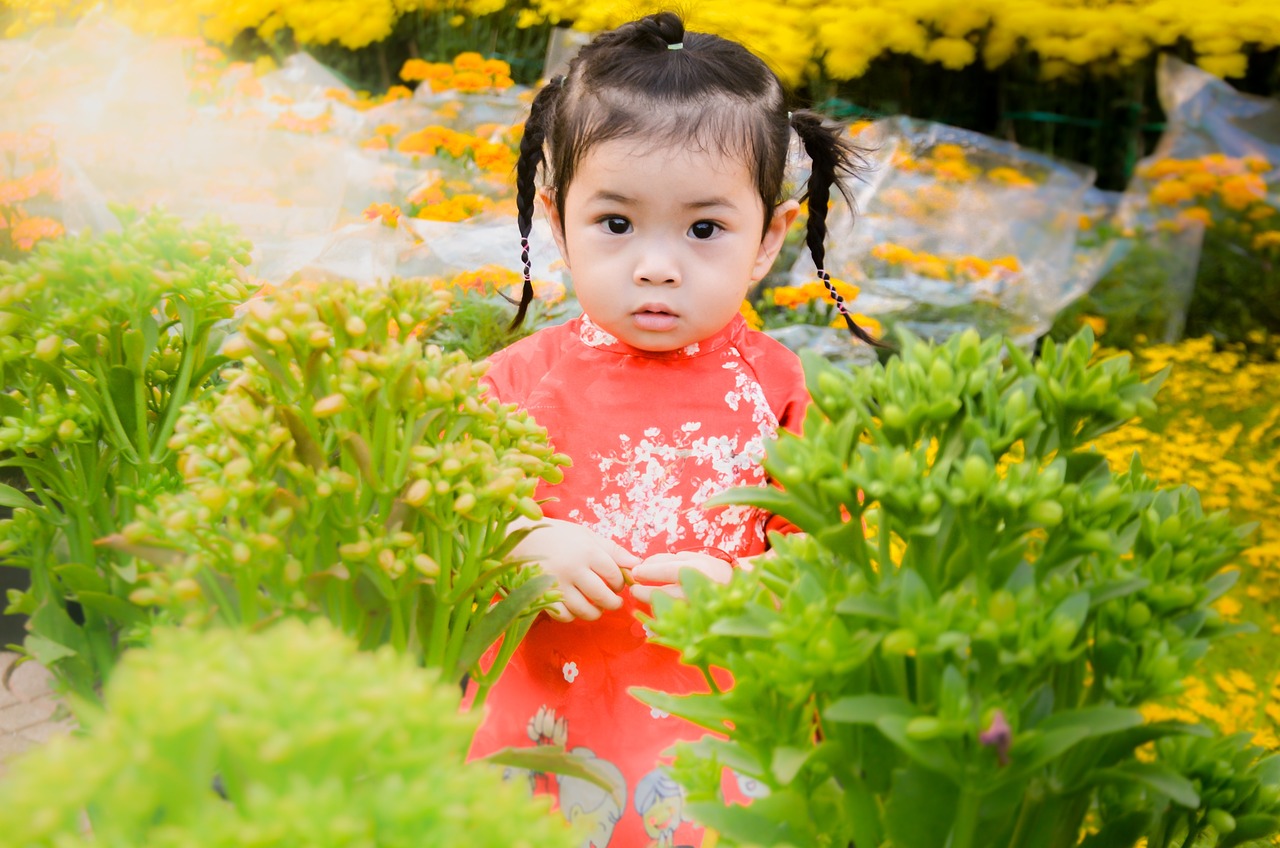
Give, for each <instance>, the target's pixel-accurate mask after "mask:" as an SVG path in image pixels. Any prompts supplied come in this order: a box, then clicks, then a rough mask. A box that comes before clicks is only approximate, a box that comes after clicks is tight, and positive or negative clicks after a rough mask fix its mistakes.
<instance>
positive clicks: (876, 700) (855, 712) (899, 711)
mask: <svg viewBox="0 0 1280 848" xmlns="http://www.w3.org/2000/svg"><path fill="white" fill-rule="evenodd" d="M919 714H920V711H919V710H918V709H917V708H916V707H915V706H914V705H912V704H911V702H909V701H907V700H906V699H905V698H899V697H896V696H894V695H849V696H846V697H844V698H840V699H838V700H836V701H834V702H832V704H831V705H830V706H829V707H827V708H826V709H825V710H823V712H822V717H823V718H825V719H826V720H827V721H838V722H844V723H845V724H875V723H876V720H877V719H879V718H881V717H883V716H886V715H898V716H903V717H905V718H914V717H915V716H917V715H919Z"/></svg>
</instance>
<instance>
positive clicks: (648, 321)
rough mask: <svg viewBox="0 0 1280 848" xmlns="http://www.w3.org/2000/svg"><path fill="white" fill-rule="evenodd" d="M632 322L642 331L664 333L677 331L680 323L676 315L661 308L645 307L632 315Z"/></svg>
mask: <svg viewBox="0 0 1280 848" xmlns="http://www.w3.org/2000/svg"><path fill="white" fill-rule="evenodd" d="M631 320H632V321H633V322H634V323H635V325H636V327H637V328H638V329H641V330H648V331H649V332H653V333H662V332H666V331H667V330H673V329H675V326H676V323H677V322H678V321H679V319H678V318H677V316H676V315H674V314H673V313H671V312H668V311H666V310H665V309H663V308H662V307H660V306H652V307H650V306H645V307H642V308H640V309H638V310H636V311H635V312H633V313H631Z"/></svg>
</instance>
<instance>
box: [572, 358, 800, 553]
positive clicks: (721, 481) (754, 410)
mask: <svg viewBox="0 0 1280 848" xmlns="http://www.w3.org/2000/svg"><path fill="white" fill-rule="evenodd" d="M733 353H736V351H733ZM724 367H725V368H726V369H731V370H732V371H733V377H734V388H733V389H732V390H731V391H730V392H729V393H728V394H727V395H726V397H725V403H726V404H727V405H728V406H729V407H730V408H731V409H733V410H735V411H736V410H738V409H739V408H740V407H743V406H746V407H748V408H750V409H751V420H752V423H753V424H754V425H755V426H756V432H755V433H754V434H752V435H751V436H749V437H748V438H747V439H746V440H745V442H744V443H740V439H739V437H737V436H732V435H708V436H699V435H698V433H699V432H700V431H701V430H702V424H701V422H698V421H688V422H685V423H684V424H682V425H681V426H680V429H679V431H678V432H673V433H668V434H664V433H663V432H662V431H661V430H660V429H659V428H657V427H649V428H646V429H645V430H644V432H643V433H642V436H641V438H640V439H639V440H635V439H633V438H632V437H631V436H629V435H627V434H626V433H622V434H620V435H619V436H618V443H617V447H616V448H615V449H614V450H613V451H612V452H609V453H604V452H601V453H596V454H594V455H593V457H592V459H593V460H594V461H595V462H596V463H597V464H598V468H599V472H600V482H601V490H602V495H601V496H599V497H588V498H586V500H585V503H584V509H574V510H572V511H570V513H569V518H570V519H571V520H573V521H577V522H579V523H582V524H585V525H587V526H588V527H590V528H591V529H593V530H595V531H596V532H597V533H600V534H601V535H603V536H606V537H607V538H610V539H613V540H614V541H616V542H617V543H618V544H620V545H622V546H623V547H626V548H628V550H644V549H647V548H648V547H649V545H650V544H651V543H652V542H653V540H655V539H661V540H662V544H663V546H664V547H666V548H667V549H668V550H674V549H676V548H678V547H689V546H693V545H703V546H709V547H716V548H721V549H723V550H730V551H732V550H741V549H742V548H743V547H744V546H745V545H746V544H747V541H748V534H751V535H750V538H752V539H755V540H763V539H764V517H763V514H762V513H760V512H759V511H758V510H756V509H754V508H752V507H748V506H729V507H724V508H722V509H720V510H718V511H716V512H715V513H714V514H708V513H707V512H705V511H703V509H702V504H703V503H705V502H706V501H707V499H708V498H711V497H712V496H714V495H718V494H720V493H721V492H723V491H725V490H727V489H731V488H734V487H736V486H762V485H767V481H766V478H765V473H764V469H763V468H762V467H761V464H760V463H761V461H762V460H763V459H764V455H765V450H764V443H765V440H766V439H770V438H773V436H774V435H775V434H776V433H777V431H778V419H777V416H776V415H775V414H774V412H773V410H772V409H770V408H769V403H768V400H767V398H766V397H765V393H764V389H763V387H761V385H760V383H759V382H758V381H757V380H756V379H755V378H754V377H753V376H752V375H751V374H750V373H749V372H748V370H747V369H746V368H743V367H742V362H741V359H740V358H735V359H734V360H730V361H729V362H727V363H725V365H724ZM690 480H695V481H699V482H698V485H697V487H696V488H695V490H694V491H693V493H692V494H691V495H690V496H689V498H688V502H686V500H685V498H684V497H683V496H682V495H681V491H682V490H684V491H687V489H686V488H685V487H687V485H688V482H687V481H690ZM690 535H692V538H689V537H690ZM695 540H696V541H695Z"/></svg>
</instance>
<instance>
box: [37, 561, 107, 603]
mask: <svg viewBox="0 0 1280 848" xmlns="http://www.w3.org/2000/svg"><path fill="white" fill-rule="evenodd" d="M51 570H52V571H53V573H54V574H56V575H58V579H59V580H61V581H62V585H63V586H65V587H66V588H67V590H68V591H69V592H70V593H71V594H72V595H78V594H80V593H81V592H110V591H111V585H110V584H109V583H108V582H107V578H105V577H103V576H102V575H101V574H100V573H99V572H98V571H97V570H96V569H93V568H90V567H89V566H87V565H81V564H80V563H78V562H68V563H63V564H62V565H55V566H53V568H52V569H51Z"/></svg>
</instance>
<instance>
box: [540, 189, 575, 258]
mask: <svg viewBox="0 0 1280 848" xmlns="http://www.w3.org/2000/svg"><path fill="white" fill-rule="evenodd" d="M538 203H539V205H541V206H542V211H543V212H544V213H545V214H546V216H547V221H548V222H549V223H550V224H551V236H552V238H554V239H555V240H556V247H558V248H559V249H560V258H561V259H563V260H564V264H565V267H568V265H569V249H568V247H566V245H565V240H564V222H563V221H561V220H560V210H558V209H557V208H556V198H555V195H554V194H552V193H551V189H549V188H547V187H546V186H543V187H542V188H540V189H538ZM571 270H572V269H571Z"/></svg>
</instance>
